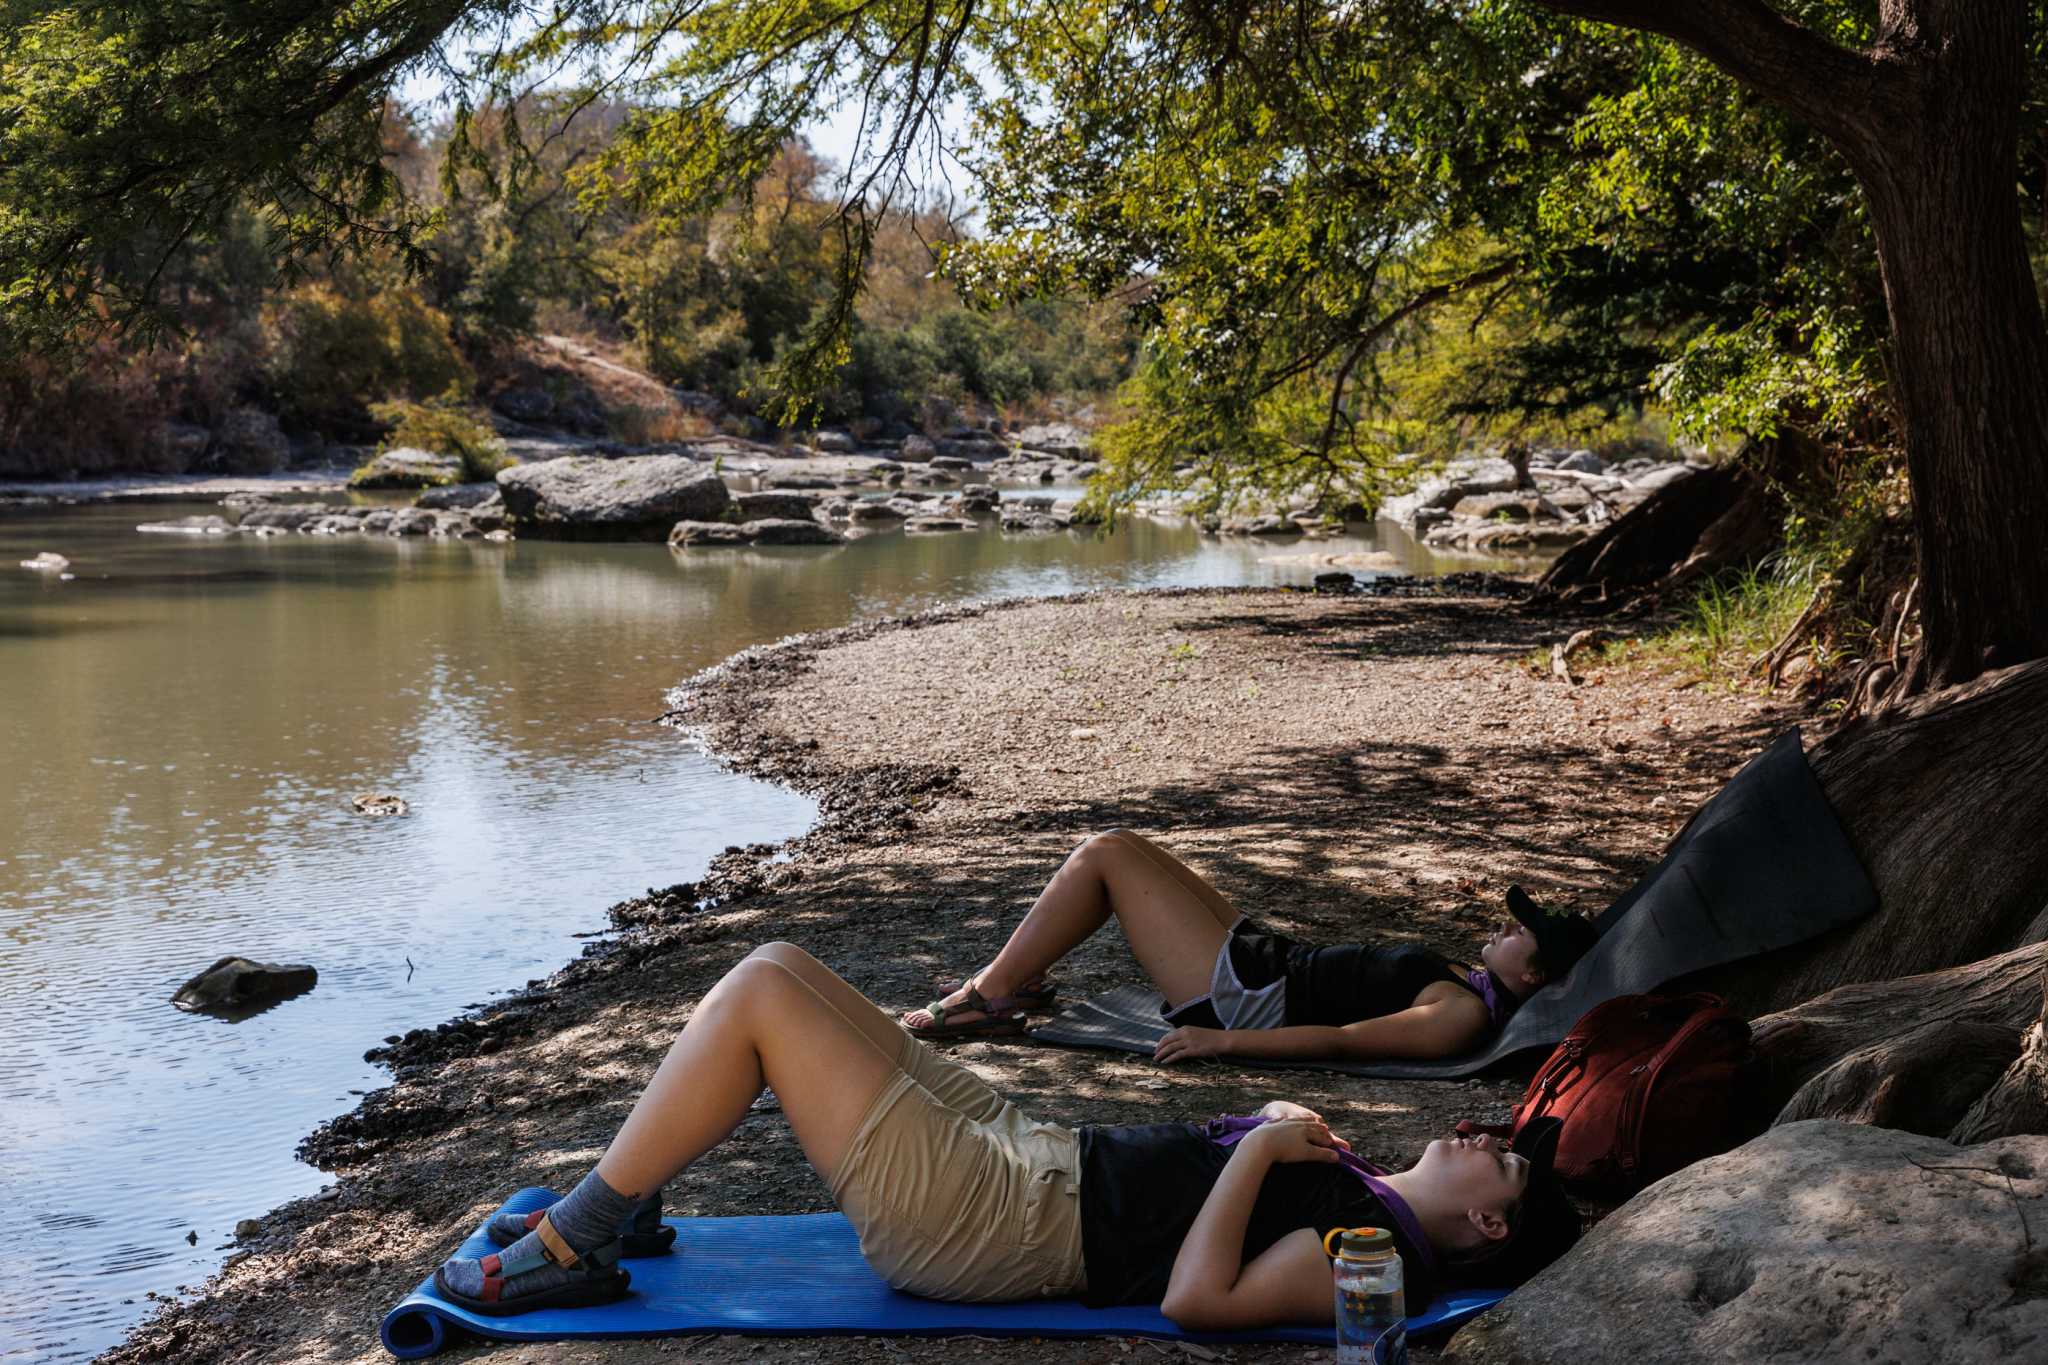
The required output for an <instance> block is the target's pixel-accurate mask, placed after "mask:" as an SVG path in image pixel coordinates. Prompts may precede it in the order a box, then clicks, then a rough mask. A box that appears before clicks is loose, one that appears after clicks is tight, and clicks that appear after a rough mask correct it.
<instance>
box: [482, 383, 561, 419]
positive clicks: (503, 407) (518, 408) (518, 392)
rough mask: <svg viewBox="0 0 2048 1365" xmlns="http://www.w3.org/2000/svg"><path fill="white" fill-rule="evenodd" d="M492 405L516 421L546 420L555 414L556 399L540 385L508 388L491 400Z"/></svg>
mask: <svg viewBox="0 0 2048 1365" xmlns="http://www.w3.org/2000/svg"><path fill="white" fill-rule="evenodd" d="M491 406H492V407H493V408H494V409H496V410H497V411H499V412H501V413H503V414H504V415H505V416H507V417H509V418H511V419H512V420H513V421H515V422H526V423H529V424H530V423H534V422H545V421H547V420H548V418H550V417H552V416H554V415H555V400H554V399H553V398H552V397H551V396H550V395H549V394H548V391H547V390H546V389H543V388H540V387H538V386H528V387H524V388H515V389H507V390H505V391H504V392H503V393H501V394H499V395H498V396H497V397H496V398H493V399H492V400H491Z"/></svg>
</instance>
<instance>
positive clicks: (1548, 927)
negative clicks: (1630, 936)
mask: <svg viewBox="0 0 2048 1365" xmlns="http://www.w3.org/2000/svg"><path fill="white" fill-rule="evenodd" d="M1508 913H1510V914H1512V915H1513V916H1514V917H1515V918H1516V919H1518V920H1520V921H1521V922H1522V925H1523V927H1524V928H1526V929H1527V930H1528V931H1529V933H1530V934H1531V935H1532V936H1533V937H1534V938H1535V940H1536V953H1537V955H1538V956H1539V957H1541V958H1542V959H1543V966H1544V968H1545V969H1546V970H1547V971H1548V972H1549V973H1550V980H1552V981H1559V980H1562V979H1563V978H1564V975H1565V973H1566V972H1569V971H1570V970H1571V969H1572V967H1573V965H1574V964H1576V963H1577V962H1578V960H1579V959H1580V958H1582V957H1584V956H1585V955H1586V953H1587V952H1588V951H1589V950H1590V949H1591V948H1592V946H1593V945H1594V944H1595V943H1598V942H1599V941H1600V931H1599V930H1598V929H1595V928H1594V927H1593V921H1591V920H1589V919H1587V918H1586V917H1585V916H1584V915H1575V914H1573V913H1572V912H1571V911H1569V910H1546V909H1544V908H1543V907H1542V906H1540V905H1538V904H1537V903H1536V902H1535V901H1533V900H1531V899H1530V898H1529V893H1528V892H1526V891H1524V890H1523V889H1522V888H1521V887H1519V886H1511V887H1509V888H1508Z"/></svg>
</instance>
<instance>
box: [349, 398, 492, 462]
mask: <svg viewBox="0 0 2048 1365" xmlns="http://www.w3.org/2000/svg"><path fill="white" fill-rule="evenodd" d="M370 411H371V412H372V413H373V414H375V416H376V418H377V420H378V421H380V422H383V423H384V424H386V425H387V426H389V427H390V428H391V431H390V433H389V434H388V435H386V436H385V438H384V440H383V443H382V444H380V445H379V446H378V447H377V448H378V450H380V451H383V450H395V449H397V448H398V447H400V446H412V447H414V448H416V449H419V450H429V451H432V452H433V453H434V454H436V455H454V456H456V457H458V458H459V459H461V461H462V481H463V482H464V483H482V482H484V481H486V480H489V479H495V478H496V477H498V471H499V470H501V469H504V468H505V467H506V466H508V465H510V464H511V463H512V460H511V458H510V457H509V456H507V455H506V454H505V443H504V442H503V441H501V440H499V439H498V434H497V433H496V432H494V431H492V430H491V425H490V421H489V419H488V418H486V417H485V416H484V415H483V413H482V412H480V411H478V410H477V409H475V408H472V407H469V406H468V405H467V404H465V403H463V401H462V400H461V398H460V396H459V395H457V394H455V393H453V392H451V393H447V394H443V395H442V396H441V397H440V398H437V399H435V400H433V401H432V402H427V403H413V402H407V401H403V400H400V401H395V402H388V403H376V404H372V405H371V408H370Z"/></svg>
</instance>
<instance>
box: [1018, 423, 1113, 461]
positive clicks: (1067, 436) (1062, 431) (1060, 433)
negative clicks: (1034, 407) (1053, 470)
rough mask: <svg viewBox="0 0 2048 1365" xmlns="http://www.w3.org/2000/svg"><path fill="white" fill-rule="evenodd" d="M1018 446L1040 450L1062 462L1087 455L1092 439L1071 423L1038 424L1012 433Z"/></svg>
mask: <svg viewBox="0 0 2048 1365" xmlns="http://www.w3.org/2000/svg"><path fill="white" fill-rule="evenodd" d="M1012 435H1013V436H1014V438H1015V440H1016V442H1017V444H1018V445H1020V446H1026V447H1028V448H1030V449H1032V450H1042V451H1044V452H1045V453H1046V454H1048V455H1054V456H1057V457H1059V458H1060V459H1063V460H1078V459H1081V458H1083V457H1084V456H1086V455H1087V454H1088V447H1089V446H1090V445H1091V444H1093V442H1094V439H1095V438H1094V437H1093V436H1091V435H1090V434H1089V433H1088V432H1086V431H1083V430H1082V429H1081V428H1080V427H1077V426H1075V425H1074V424H1073V423H1072V422H1039V423H1036V424H1034V425H1032V426H1028V427H1021V428H1019V429H1018V430H1017V431H1015V432H1014V433H1012Z"/></svg>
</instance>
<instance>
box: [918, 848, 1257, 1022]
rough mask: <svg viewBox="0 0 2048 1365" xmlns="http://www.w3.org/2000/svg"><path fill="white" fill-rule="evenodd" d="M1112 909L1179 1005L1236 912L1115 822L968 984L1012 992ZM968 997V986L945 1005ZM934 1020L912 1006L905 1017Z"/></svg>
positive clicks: (1199, 980)
mask: <svg viewBox="0 0 2048 1365" xmlns="http://www.w3.org/2000/svg"><path fill="white" fill-rule="evenodd" d="M1112 915H1114V916H1115V917H1116V920H1117V922H1118V924H1119V925H1121V926H1122V928H1123V931H1124V937H1125V938H1126V939H1128V940H1129V941H1130V945H1131V952H1132V954H1133V955H1135V956H1136V957H1137V959H1138V964H1139V965H1140V966H1142V967H1143V968H1144V969H1145V973H1146V975H1148V976H1150V977H1151V978H1152V982H1153V984H1154V985H1156V986H1157V987H1158V988H1159V989H1160V991H1161V992H1162V993H1163V994H1164V995H1165V996H1166V998H1167V1000H1168V1001H1169V1002H1170V1003H1172V1004H1174V1005H1180V1004H1185V1003H1186V1002H1187V1001H1189V1000H1193V999H1195V998H1196V997H1197V996H1200V995H1202V994H1203V993H1204V992H1206V991H1207V990H1208V989H1209V978H1210V975H1211V973H1212V972H1213V971H1214V969H1215V964H1216V953H1217V950H1218V949H1220V948H1221V947H1222V946H1223V942H1224V939H1225V937H1226V936H1227V934H1228V932H1229V928H1230V926H1231V925H1232V924H1234V923H1235V922H1236V921H1237V911H1236V909H1235V908H1234V907H1232V906H1231V904H1230V902H1229V901H1228V900H1226V899H1225V898H1224V897H1223V896H1222V894H1221V893H1219V892H1217V891H1216V890H1215V888H1213V887H1211V886H1209V885H1208V884H1207V883H1206V882H1204V881H1202V879H1201V878H1200V877H1198V876H1196V875H1195V874H1194V873H1193V872H1192V871H1190V870H1189V869H1188V868H1186V867H1184V866H1182V865H1181V864H1180V863H1179V862H1177V861H1175V860H1174V859H1173V858H1172V857H1171V855H1169V854H1167V853H1166V851H1165V850H1163V849H1160V848H1158V847H1157V846H1156V845H1153V844H1150V843H1149V842H1148V841H1145V840H1142V839H1140V838H1138V836H1136V835H1132V834H1128V833H1127V832H1126V831H1122V830H1116V831H1112V832H1111V833H1108V834H1098V835H1096V836H1095V837H1093V838H1091V839H1089V840H1087V841H1086V842H1084V843H1083V844H1082V845H1081V846H1080V847H1079V848H1077V849H1075V850H1074V851H1073V853H1072V854H1070V855H1069V856H1068V858H1067V861H1066V863H1065V864H1064V865H1063V866H1062V867H1061V868H1060V870H1059V872H1058V873H1057V874H1055V875H1054V877H1053V879H1052V882H1051V883H1050V884H1049V885H1048V886H1047V887H1046V888H1045V890H1044V891H1043V892H1042V893H1041V894H1040V895H1039V897H1038V901H1037V903H1036V904H1034V905H1033V906H1032V907H1031V910H1030V913H1029V914H1027V915H1025V916H1024V920H1023V922H1022V923H1021V924H1019V925H1018V926H1017V928H1016V929H1015V930H1014V931H1013V932H1012V933H1011V935H1010V941H1009V942H1008V943H1007V944H1005V945H1004V946H1003V950H1002V952H1001V953H999V954H997V955H996V960H995V961H994V962H992V963H990V964H989V967H988V969H987V970H986V971H984V972H982V973H981V975H980V976H979V977H978V978H977V979H976V980H974V981H972V982H970V983H968V984H969V985H972V986H974V987H976V988H978V989H979V990H980V991H981V993H982V994H983V995H985V996H988V997H989V998H991V999H994V998H997V997H1000V996H1005V995H1008V994H1010V993H1011V992H1012V991H1014V990H1016V988H1017V987H1018V986H1020V985H1022V984H1023V983H1024V982H1026V981H1030V980H1033V979H1034V978H1036V977H1038V976H1039V975H1041V974H1042V973H1044V972H1045V971H1046V970H1047V969H1048V968H1050V967H1051V966H1052V965H1053V963H1055V962H1057V961H1059V960H1060V959H1061V958H1063V957H1065V956H1066V955H1067V954H1068V953H1070V952H1072V951H1073V950H1074V948H1075V947H1076V946H1078V945H1079V944H1080V943H1082V942H1083V941H1085V940H1086V939H1087V938H1088V937H1089V936H1090V935H1091V934H1093V933H1094V932H1095V931H1096V930H1097V929H1100V928H1101V927H1102V926H1103V925H1105V924H1107V923H1108V922H1109V919H1110V917H1111V916H1112ZM965 998H966V988H965V987H963V988H962V989H961V990H959V991H956V992H954V994H953V995H952V996H951V997H949V998H948V999H947V1000H946V1002H945V1003H947V1004H953V1003H956V1002H958V1001H960V1000H964V999H965ZM903 1021H904V1022H905V1023H906V1024H909V1025H910V1026H911V1027H913V1028H918V1027H924V1026H928V1025H929V1024H930V1022H931V1015H930V1014H929V1012H927V1011H925V1010H915V1011H912V1012H911V1013H910V1014H907V1015H905V1016H904V1020H903Z"/></svg>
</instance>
